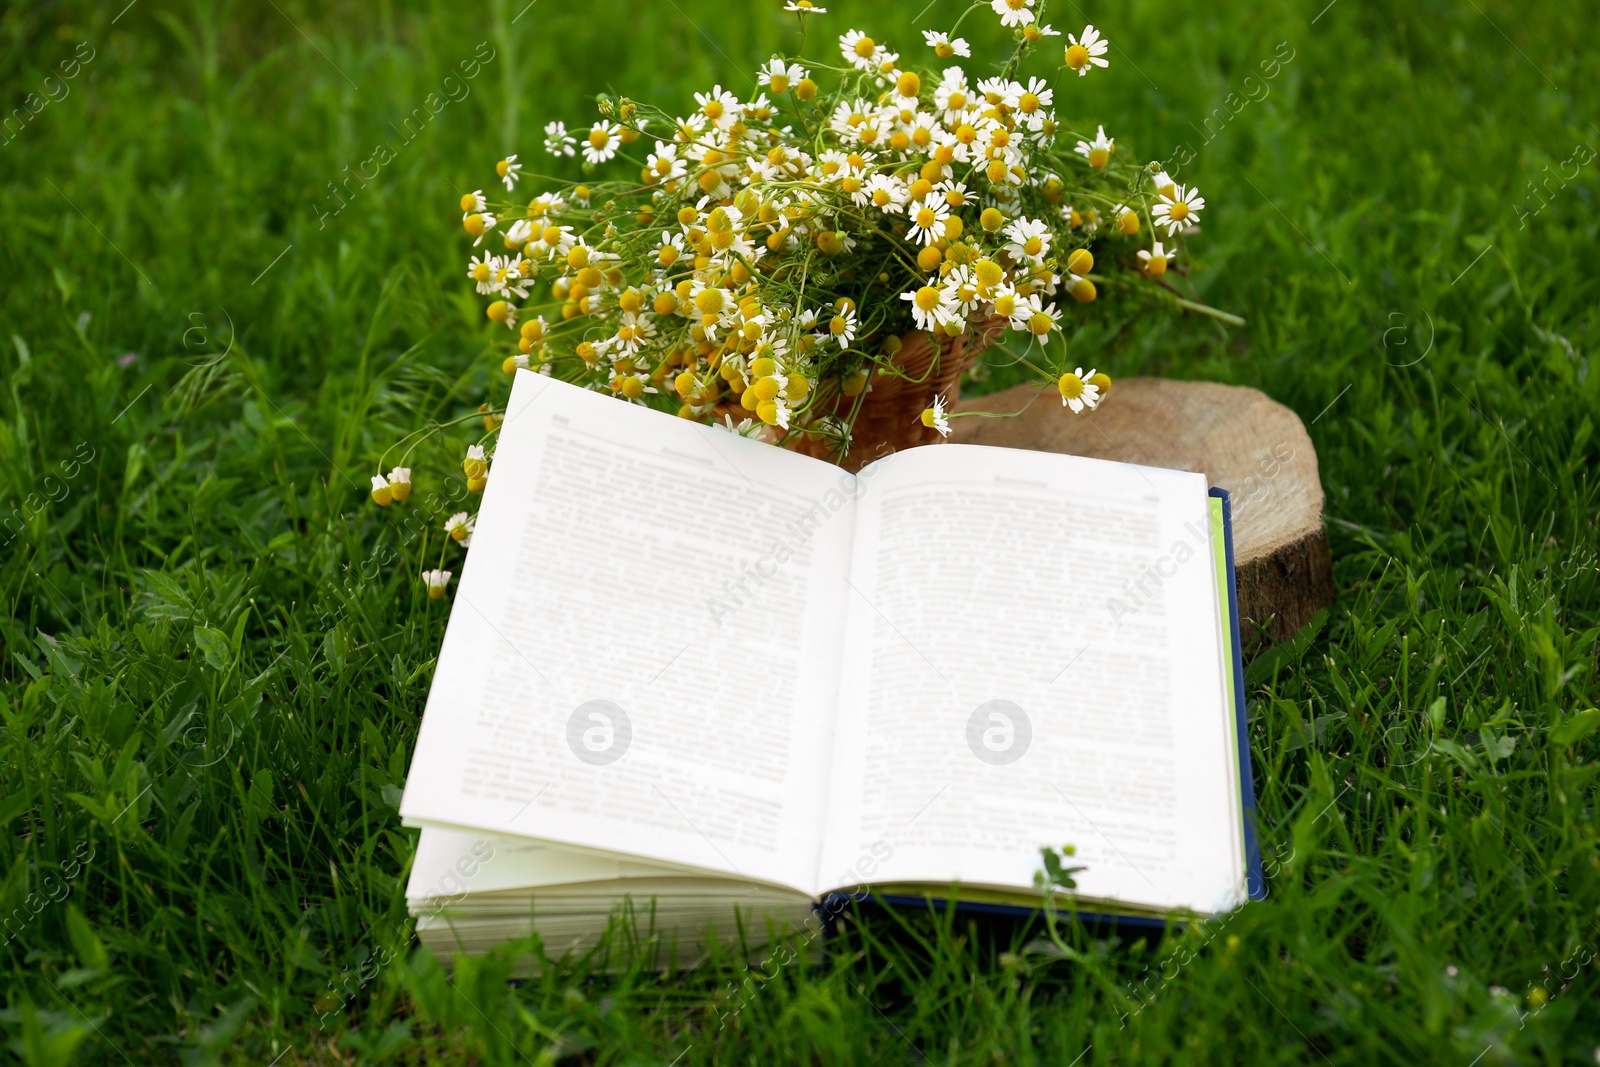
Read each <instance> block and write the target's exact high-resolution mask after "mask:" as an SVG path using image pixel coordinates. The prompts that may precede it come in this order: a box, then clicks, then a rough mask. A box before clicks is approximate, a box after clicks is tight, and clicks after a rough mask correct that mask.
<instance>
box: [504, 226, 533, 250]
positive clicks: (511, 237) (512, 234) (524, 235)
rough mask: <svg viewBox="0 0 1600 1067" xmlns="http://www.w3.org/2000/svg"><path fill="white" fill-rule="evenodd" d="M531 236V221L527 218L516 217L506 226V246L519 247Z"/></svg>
mask: <svg viewBox="0 0 1600 1067" xmlns="http://www.w3.org/2000/svg"><path fill="white" fill-rule="evenodd" d="M532 236H533V223H531V222H529V221H528V220H527V219H518V220H517V221H516V222H513V223H512V224H511V225H510V226H507V227H506V237H505V240H506V247H507V248H521V247H522V246H523V245H525V244H527V243H528V240H529V239H530V238H531V237H532Z"/></svg>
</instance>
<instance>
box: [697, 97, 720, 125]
mask: <svg viewBox="0 0 1600 1067" xmlns="http://www.w3.org/2000/svg"><path fill="white" fill-rule="evenodd" d="M701 110H702V111H704V112H705V113H706V118H708V119H710V120H711V121H713V122H715V121H716V120H717V119H720V118H721V117H722V101H721V100H707V101H706V106H705V107H703V108H701Z"/></svg>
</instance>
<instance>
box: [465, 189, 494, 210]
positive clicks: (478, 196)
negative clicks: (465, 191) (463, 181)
mask: <svg viewBox="0 0 1600 1067" xmlns="http://www.w3.org/2000/svg"><path fill="white" fill-rule="evenodd" d="M488 210H489V201H487V200H485V199H484V196H483V190H482V189H474V190H472V192H471V194H470V195H468V196H463V197H462V198H461V212H462V214H463V216H465V215H481V214H483V213H484V212H485V211H488Z"/></svg>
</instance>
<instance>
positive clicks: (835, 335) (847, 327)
mask: <svg viewBox="0 0 1600 1067" xmlns="http://www.w3.org/2000/svg"><path fill="white" fill-rule="evenodd" d="M830 337H831V338H832V339H833V340H835V341H838V342H839V347H840V348H849V347H850V342H851V341H854V340H855V339H856V309H855V308H853V307H847V308H844V309H842V310H841V311H839V313H838V314H837V315H835V316H834V317H833V318H831V319H829V320H828V326H827V330H826V333H825V335H824V339H826V338H830Z"/></svg>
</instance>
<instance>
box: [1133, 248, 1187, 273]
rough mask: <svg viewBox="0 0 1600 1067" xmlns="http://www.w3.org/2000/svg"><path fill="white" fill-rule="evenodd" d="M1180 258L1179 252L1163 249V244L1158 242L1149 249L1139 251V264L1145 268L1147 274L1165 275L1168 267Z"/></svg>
mask: <svg viewBox="0 0 1600 1067" xmlns="http://www.w3.org/2000/svg"><path fill="white" fill-rule="evenodd" d="M1177 258H1178V250H1177V249H1175V248H1174V249H1173V250H1172V251H1170V252H1169V251H1167V250H1166V249H1165V248H1163V247H1161V242H1160V241H1156V242H1154V243H1152V244H1151V246H1150V247H1149V248H1141V249H1139V262H1140V263H1141V264H1142V265H1143V266H1144V270H1145V273H1146V274H1165V273H1167V265H1168V264H1170V263H1171V262H1172V261H1173V260H1174V259H1177Z"/></svg>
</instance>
